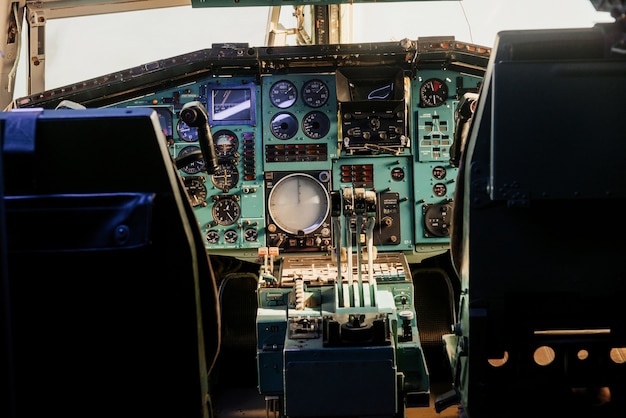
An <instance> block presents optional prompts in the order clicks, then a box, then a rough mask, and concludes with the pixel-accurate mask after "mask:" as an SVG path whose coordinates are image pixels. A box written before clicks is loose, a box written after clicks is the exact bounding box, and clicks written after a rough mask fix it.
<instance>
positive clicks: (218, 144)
mask: <svg viewBox="0 0 626 418" xmlns="http://www.w3.org/2000/svg"><path fill="white" fill-rule="evenodd" d="M213 143H214V144H215V152H216V153H217V158H227V157H232V156H234V155H235V153H236V152H237V148H238V147H239V140H238V139H237V135H235V134H234V133H233V132H232V131H228V130H226V129H222V130H220V131H217V132H215V133H214V134H213Z"/></svg>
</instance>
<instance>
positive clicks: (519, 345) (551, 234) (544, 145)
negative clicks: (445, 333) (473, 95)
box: [451, 28, 626, 416]
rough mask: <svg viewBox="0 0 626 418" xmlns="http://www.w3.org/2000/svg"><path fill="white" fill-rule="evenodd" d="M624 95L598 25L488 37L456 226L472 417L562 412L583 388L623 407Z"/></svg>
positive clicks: (625, 72)
mask: <svg viewBox="0 0 626 418" xmlns="http://www.w3.org/2000/svg"><path fill="white" fill-rule="evenodd" d="M624 98H626V60H624V59H615V58H613V57H611V58H609V57H608V54H607V53H606V39H605V34H604V33H603V31H602V30H600V28H591V29H568V30H541V31H505V32H500V33H499V34H498V37H497V40H496V44H495V48H494V49H493V53H492V56H491V58H490V62H489V65H488V67H487V72H486V74H485V84H484V85H483V89H482V91H481V94H480V97H479V99H478V102H477V109H476V113H475V115H474V118H473V121H472V127H471V132H470V134H469V139H468V143H467V144H466V145H467V147H466V149H465V150H464V152H463V155H462V158H463V162H462V163H461V167H462V168H461V169H462V170H463V173H462V175H461V176H460V178H461V179H463V186H462V187H461V188H460V190H463V193H462V196H458V198H457V199H455V205H461V206H460V207H461V210H459V211H455V215H454V216H455V217H454V218H453V220H452V224H453V229H456V231H455V233H453V234H452V235H451V236H452V240H454V242H452V243H451V246H452V248H455V249H456V257H455V266H456V267H457V270H458V271H459V274H460V276H461V282H462V283H461V289H463V292H462V296H461V300H460V320H459V325H458V327H457V334H458V339H457V341H458V345H457V347H456V350H457V351H456V354H455V356H456V360H457V361H456V363H455V365H456V368H457V369H456V377H457V379H458V380H457V385H458V387H459V388H462V390H461V395H462V396H461V397H462V403H463V406H464V407H465V408H466V410H467V412H468V413H469V415H470V416H494V415H497V414H501V413H502V409H507V408H510V407H511V405H514V406H515V408H518V406H523V408H527V412H529V413H530V411H532V413H533V414H536V413H537V410H539V409H540V410H542V411H547V409H546V405H548V410H550V413H553V412H554V409H550V407H553V408H557V409H558V410H559V411H560V412H563V409H560V408H563V407H564V405H565V406H567V405H570V406H572V405H575V403H574V402H571V401H570V396H572V394H573V393H575V392H576V390H577V389H579V388H586V389H592V390H595V389H597V388H608V390H609V391H610V392H611V393H612V395H613V396H612V401H613V402H614V403H616V402H624V401H625V400H626V399H624V396H623V395H624V388H626V363H624V362H623V361H622V360H620V359H619V358H620V356H621V355H622V354H623V352H624V349H625V347H626V327H625V325H624V321H623V320H622V314H621V313H620V311H621V309H620V306H621V295H622V294H623V292H624V290H626V280H624V273H623V270H624V269H623V254H624V253H625V252H626V241H625V240H624V238H623V237H624V236H626V223H624V222H621V221H620V220H619V219H620V216H619V215H618V214H617V213H618V211H619V210H620V209H618V208H621V207H623V206H624V204H625V203H626V172H625V170H624V164H623V156H624V155H626V141H624V133H623V132H624V129H623V123H622V121H621V120H622V119H623V117H624V105H623V101H624ZM459 229H461V230H462V231H461V232H459ZM458 240H461V241H460V242H458ZM502 382H507V383H506V385H503V384H502ZM555 405H558V406H555ZM576 405H577V404H576ZM516 412H519V410H516ZM498 416H499V415H498ZM533 416H534V415H533ZM594 416H600V415H594Z"/></svg>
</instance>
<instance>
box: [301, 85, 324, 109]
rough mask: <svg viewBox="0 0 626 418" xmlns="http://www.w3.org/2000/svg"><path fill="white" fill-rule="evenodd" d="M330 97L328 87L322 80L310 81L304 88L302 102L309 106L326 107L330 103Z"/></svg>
mask: <svg viewBox="0 0 626 418" xmlns="http://www.w3.org/2000/svg"><path fill="white" fill-rule="evenodd" d="M328 97H329V93H328V85H326V83H324V82H323V81H322V80H317V79H315V80H309V81H307V82H306V83H304V86H302V100H303V101H304V103H305V104H306V105H307V106H310V107H321V106H324V105H325V104H326V102H327V101H328Z"/></svg>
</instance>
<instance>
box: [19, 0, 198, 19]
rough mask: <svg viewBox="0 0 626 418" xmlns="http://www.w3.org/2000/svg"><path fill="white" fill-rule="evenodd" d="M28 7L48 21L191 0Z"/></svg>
mask: <svg viewBox="0 0 626 418" xmlns="http://www.w3.org/2000/svg"><path fill="white" fill-rule="evenodd" d="M26 5H27V6H28V7H29V8H30V9H31V10H40V11H43V12H44V13H45V15H46V18H47V19H57V18H64V17H76V16H89V15H97V14H106V13H117V12H132V11H137V10H147V9H160V8H164V7H176V6H189V5H191V0H26Z"/></svg>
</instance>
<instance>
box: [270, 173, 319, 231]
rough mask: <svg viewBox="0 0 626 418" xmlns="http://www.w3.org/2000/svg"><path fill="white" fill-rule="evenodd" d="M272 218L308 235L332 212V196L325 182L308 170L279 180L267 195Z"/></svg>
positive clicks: (286, 227) (280, 226) (288, 229)
mask: <svg viewBox="0 0 626 418" xmlns="http://www.w3.org/2000/svg"><path fill="white" fill-rule="evenodd" d="M267 201H268V211H269V214H270V216H271V218H272V221H273V222H274V223H275V224H276V225H277V226H278V227H279V228H281V229H282V230H283V231H285V232H287V233H291V234H302V233H304V234H308V233H311V232H313V231H315V230H316V229H317V228H319V227H320V226H321V225H322V223H324V221H325V220H326V217H327V216H328V213H329V211H330V197H329V195H328V191H327V190H326V188H325V187H324V185H323V184H322V183H320V182H319V181H318V180H317V179H315V178H314V177H313V176H311V175H309V174H305V173H294V174H290V175H288V176H286V177H283V178H282V179H280V180H279V181H278V182H277V183H276V184H275V185H274V187H272V190H271V191H270V194H269V196H268V199H267Z"/></svg>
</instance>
